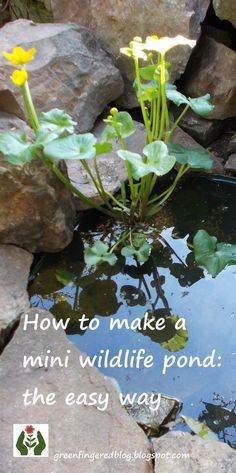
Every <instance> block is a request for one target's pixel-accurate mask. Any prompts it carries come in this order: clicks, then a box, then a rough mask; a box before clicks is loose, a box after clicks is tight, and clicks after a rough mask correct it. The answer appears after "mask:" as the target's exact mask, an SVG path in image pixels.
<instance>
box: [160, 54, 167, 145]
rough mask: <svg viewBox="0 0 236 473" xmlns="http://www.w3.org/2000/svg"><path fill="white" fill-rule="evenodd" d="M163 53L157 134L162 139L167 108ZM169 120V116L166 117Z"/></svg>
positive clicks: (163, 55) (162, 58)
mask: <svg viewBox="0 0 236 473" xmlns="http://www.w3.org/2000/svg"><path fill="white" fill-rule="evenodd" d="M165 72H166V71H165V54H161V80H160V86H161V123H160V130H159V135H158V139H159V140H161V139H162V135H163V132H164V127H165V123H166V120H167V117H166V108H167V102H166V89H165V82H166V78H165ZM168 120H169V117H168Z"/></svg>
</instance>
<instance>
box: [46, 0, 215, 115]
mask: <svg viewBox="0 0 236 473" xmlns="http://www.w3.org/2000/svg"><path fill="white" fill-rule="evenodd" d="M209 4H210V1H209V0H200V1H196V0H188V1H187V2H186V1H185V0H170V1H163V0H146V1H143V0H129V2H126V3H125V4H124V3H123V2H121V1H119V2H117V0H71V1H70V2H69V4H68V1H67V0H52V10H53V15H54V19H55V21H61V22H65V21H76V22H78V23H80V24H83V25H85V26H87V27H89V28H91V29H92V30H93V31H94V33H95V34H96V36H97V37H98V38H99V39H100V40H101V42H102V45H103V47H104V48H105V49H106V50H107V51H108V52H109V53H111V54H112V55H113V56H114V57H115V58H116V59H117V64H118V66H119V68H120V70H121V72H122V74H123V77H124V80H125V94H124V95H123V97H122V100H119V103H120V104H122V105H123V106H124V107H125V108H127V107H128V108H129V107H130V108H132V107H133V106H136V104H137V100H136V97H135V95H134V92H133V88H132V83H133V79H134V65H133V61H132V60H130V59H129V58H127V57H125V56H124V55H121V54H120V48H121V47H124V46H128V44H129V42H130V41H131V40H132V39H133V37H134V36H141V37H142V38H143V39H145V38H146V36H148V35H154V34H156V35H158V36H176V35H179V34H181V35H183V36H186V37H188V38H189V37H191V38H194V39H197V38H198V37H199V35H200V32H201V28H200V23H201V22H202V21H203V20H204V18H205V14H206V12H207V9H208V7H209ZM190 54H191V50H190V48H188V47H178V48H175V49H174V50H173V52H172V53H171V55H170V56H169V57H170V58H171V60H173V67H172V76H173V80H174V79H177V78H178V77H180V75H181V74H182V73H183V72H184V70H185V66H186V64H187V62H188V59H189V56H190Z"/></svg>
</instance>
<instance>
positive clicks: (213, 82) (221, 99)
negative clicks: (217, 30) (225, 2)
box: [182, 36, 236, 120]
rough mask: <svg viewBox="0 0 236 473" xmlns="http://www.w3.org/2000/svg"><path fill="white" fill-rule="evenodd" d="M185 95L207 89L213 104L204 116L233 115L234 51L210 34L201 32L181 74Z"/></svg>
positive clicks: (235, 105) (221, 117)
mask: <svg viewBox="0 0 236 473" xmlns="http://www.w3.org/2000/svg"><path fill="white" fill-rule="evenodd" d="M226 78H227V80H226ZM182 88H183V91H184V93H185V94H186V95H188V96H190V97H199V96H201V95H205V94H207V93H209V94H210V95H211V97H212V103H213V105H214V106H215V109H214V110H213V112H211V113H210V114H209V115H207V116H206V119H213V118H214V119H219V120H224V119H225V118H229V117H234V116H235V115H236V52H235V51H233V50H232V49H229V48H227V47H226V46H225V45H224V44H220V43H218V42H217V41H215V40H214V39H212V38H209V37H207V36H202V37H201V39H200V41H199V42H198V46H197V47H196V48H195V50H194V52H193V54H192V56H191V60H190V61H189V63H188V66H187V68H186V71H185V74H184V76H183V81H182Z"/></svg>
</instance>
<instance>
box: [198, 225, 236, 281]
mask: <svg viewBox="0 0 236 473" xmlns="http://www.w3.org/2000/svg"><path fill="white" fill-rule="evenodd" d="M193 246H194V252H195V259H196V262H197V263H198V264H199V265H200V266H203V267H204V268H205V269H207V271H208V272H209V273H210V274H211V276H213V277H216V276H217V275H218V274H219V273H220V272H221V271H222V270H223V269H224V268H225V267H226V266H227V265H232V264H236V245H231V244H230V243H217V238H216V237H215V236H210V235H209V234H208V233H207V232H206V231H205V230H199V231H198V232H197V233H196V235H195V237H194V239H193Z"/></svg>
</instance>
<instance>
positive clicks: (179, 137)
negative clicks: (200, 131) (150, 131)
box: [171, 127, 224, 174]
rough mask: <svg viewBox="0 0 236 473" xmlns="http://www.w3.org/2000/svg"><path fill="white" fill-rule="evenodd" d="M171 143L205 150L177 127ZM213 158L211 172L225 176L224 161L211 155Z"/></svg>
mask: <svg viewBox="0 0 236 473" xmlns="http://www.w3.org/2000/svg"><path fill="white" fill-rule="evenodd" d="M171 142H172V143H175V144H180V145H182V146H184V147H185V148H189V149H191V148H195V149H196V148H199V149H204V147H203V146H201V145H200V144H199V143H197V142H196V141H195V140H194V139H193V138H192V137H191V136H190V135H188V133H186V132H185V131H184V130H182V128H180V127H177V128H176V129H175V131H174V133H173V135H172V138H171ZM211 157H212V159H213V166H212V169H211V172H213V173H216V174H223V173H224V167H223V164H222V160H221V159H220V158H218V157H217V156H215V155H214V154H212V153H211Z"/></svg>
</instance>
